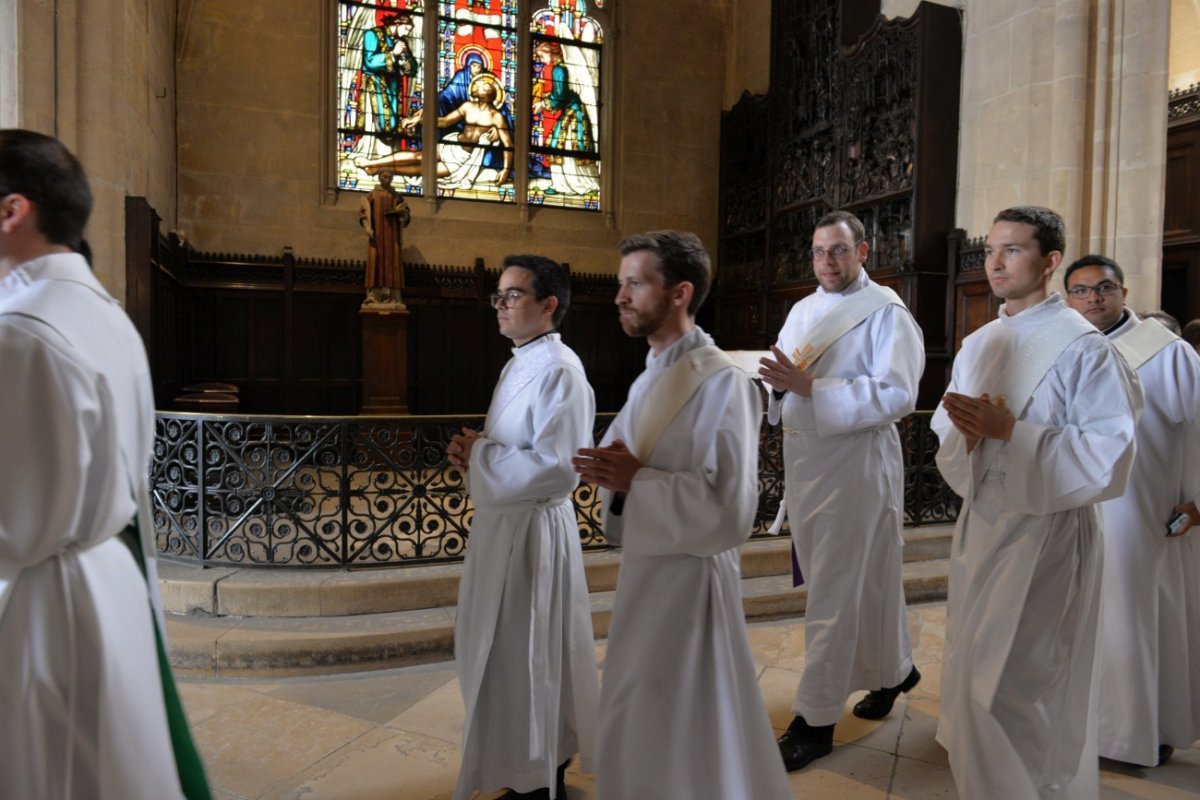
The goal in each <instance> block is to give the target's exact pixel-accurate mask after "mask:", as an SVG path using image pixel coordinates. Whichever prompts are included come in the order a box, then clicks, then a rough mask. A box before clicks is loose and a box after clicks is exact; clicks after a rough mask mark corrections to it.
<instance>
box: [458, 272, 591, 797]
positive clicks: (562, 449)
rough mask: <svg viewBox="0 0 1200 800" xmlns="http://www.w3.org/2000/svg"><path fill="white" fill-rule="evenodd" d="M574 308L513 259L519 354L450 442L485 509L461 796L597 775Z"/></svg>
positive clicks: (511, 324) (469, 583) (500, 313)
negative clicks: (571, 342) (571, 339)
mask: <svg viewBox="0 0 1200 800" xmlns="http://www.w3.org/2000/svg"><path fill="white" fill-rule="evenodd" d="M570 302H571V285H570V279H569V277H568V275H567V271H566V270H565V269H563V268H562V267H561V266H560V265H559V264H557V263H555V262H554V261H551V260H550V259H548V258H545V257H544V256H535V255H521V256H509V257H508V258H506V259H505V260H504V271H503V272H502V273H501V274H500V285H499V287H498V288H497V290H496V293H495V294H493V295H492V307H493V308H495V309H496V321H497V323H498V324H499V326H500V333H501V335H503V336H505V337H506V338H508V339H510V340H512V343H513V351H512V352H513V357H512V359H510V360H509V362H508V364H506V365H505V367H504V371H503V372H501V373H500V381H499V383H497V384H496V391H495V393H494V394H493V395H492V404H491V407H490V408H489V409H488V415H487V420H486V421H485V422H484V426H483V431H482V432H480V431H473V430H470V429H466V428H464V429H463V431H462V433H461V434H459V435H456V436H454V437H453V439H452V440H451V442H450V446H449V448H448V456H449V459H450V462H451V463H452V464H453V465H454V466H456V467H459V468H460V469H463V470H465V471H466V476H467V489H468V491H469V492H470V494H471V501H472V503H473V504H474V506H475V519H474V522H473V523H472V526H471V541H470V546H469V548H468V550H467V561H466V566H465V568H464V570H463V577H462V581H461V583H460V584H459V596H458V616H457V621H456V625H455V631H454V656H455V660H456V661H457V664H458V674H459V683H460V685H461V688H462V693H463V701H464V703H465V704H466V708H467V713H466V730H465V731H464V732H463V763H462V768H461V770H460V771H459V778H458V788H457V789H456V791H455V794H454V796H455V798H457V799H458V800H465V798H467V797H469V796H470V794H471V792H472V791H474V790H475V789H481V790H483V791H492V790H494V789H497V788H500V787H508V788H509V791H508V793H507V794H505V795H504V797H506V798H530V799H531V800H543V799H544V800H550V798H559V799H560V800H562V798H565V797H566V787H565V773H566V769H567V764H568V762H569V761H570V760H571V756H572V755H574V754H575V753H576V752H579V753H580V755H581V761H582V762H583V768H584V770H585V771H589V772H590V771H591V755H592V741H593V734H594V729H595V725H596V704H597V702H598V698H599V694H600V685H599V680H598V678H597V674H596V651H595V642H594V641H593V639H592V612H591V604H590V602H589V600H588V588H587V581H586V580H585V578H584V573H583V552H582V549H581V547H580V543H579V525H578V523H577V522H576V519H575V506H574V504H573V503H572V502H571V496H572V494H573V493H574V491H575V487H576V486H577V485H578V484H579V478H578V476H576V475H575V471H574V469H573V468H572V466H571V457H572V456H573V455H574V454H575V451H576V450H578V449H579V448H581V447H586V446H588V445H590V444H591V443H592V425H593V422H594V420H595V416H596V404H595V400H594V398H593V396H592V387H591V386H590V385H588V381H587V375H586V374H585V373H584V370H583V364H581V363H580V361H579V357H578V356H576V355H575V353H574V351H572V350H571V349H570V348H569V347H567V346H566V345H565V344H563V343H562V337H560V336H559V334H557V333H556V332H555V331H556V329H557V328H558V325H559V323H561V322H562V320H563V317H564V316H565V315H566V313H567V307H568V306H569V305H570Z"/></svg>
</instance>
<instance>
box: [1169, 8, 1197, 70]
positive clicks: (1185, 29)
mask: <svg viewBox="0 0 1200 800" xmlns="http://www.w3.org/2000/svg"><path fill="white" fill-rule="evenodd" d="M1168 70H1169V73H1170V77H1169V85H1168V88H1170V89H1171V90H1175V89H1185V88H1187V87H1188V86H1191V85H1192V84H1194V83H1200V0H1171V51H1170V62H1169V67H1168Z"/></svg>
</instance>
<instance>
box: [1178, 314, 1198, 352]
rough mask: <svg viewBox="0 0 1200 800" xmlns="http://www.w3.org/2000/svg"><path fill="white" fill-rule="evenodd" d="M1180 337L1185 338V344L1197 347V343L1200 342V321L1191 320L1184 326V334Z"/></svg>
mask: <svg viewBox="0 0 1200 800" xmlns="http://www.w3.org/2000/svg"><path fill="white" fill-rule="evenodd" d="M1179 335H1180V336H1182V337H1183V340H1184V341H1185V342H1187V343H1188V344H1190V345H1191V346H1192V347H1195V346H1196V343H1197V342H1200V319H1193V320H1190V321H1189V322H1188V323H1187V324H1186V325H1184V326H1183V333H1181V334H1179Z"/></svg>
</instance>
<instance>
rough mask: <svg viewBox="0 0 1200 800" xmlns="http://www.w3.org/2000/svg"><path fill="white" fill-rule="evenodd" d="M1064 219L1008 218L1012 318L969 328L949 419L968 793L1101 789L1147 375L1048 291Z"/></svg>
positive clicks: (946, 402) (943, 426) (943, 463)
mask: <svg viewBox="0 0 1200 800" xmlns="http://www.w3.org/2000/svg"><path fill="white" fill-rule="evenodd" d="M1064 240H1065V234H1064V231H1063V222H1062V219H1061V218H1060V217H1059V216H1058V215H1057V214H1055V213H1054V212H1053V211H1051V210H1049V209H1046V208H1041V207H1038V206H1018V207H1015V208H1010V209H1006V210H1005V211H1001V212H1000V214H998V215H997V216H996V219H995V222H994V223H993V224H992V228H991V230H990V231H989V233H988V236H987V244H986V248H985V254H986V259H985V269H986V270H987V277H988V282H989V284H990V285H991V289H992V292H994V293H995V294H996V296H998V297H1000V298H1001V299H1003V300H1004V305H1002V306H1001V307H1000V318H999V319H997V320H993V321H992V322H989V323H988V324H987V325H985V326H983V327H982V328H980V329H979V330H978V331H976V332H974V333H972V334H971V335H970V336H968V337H967V338H966V339H965V340H964V341H963V344H962V349H961V350H960V351H959V353H958V355H957V357H956V358H955V360H954V369H953V377H952V378H951V381H950V387H949V388H948V389H947V391H946V394H945V396H944V397H943V398H942V402H941V403H940V404H939V406H938V409H937V412H936V413H935V414H934V418H933V427H934V430H936V431H937V434H938V437H939V438H940V439H941V447H940V448H939V449H938V454H937V464H938V468H939V469H940V470H941V472H942V475H943V476H944V477H945V479H946V482H947V483H948V484H949V485H950V487H951V488H952V489H954V491H955V492H957V493H958V494H959V495H960V496H962V498H963V505H962V510H961V511H960V512H959V518H958V526H957V528H956V529H955V532H954V542H953V550H952V553H951V560H950V591H949V599H948V601H947V611H946V644H945V652H944V655H943V658H942V692H941V702H942V705H941V715H940V718H939V724H938V732H937V739H938V741H939V742H940V743H941V744H942V745H943V746H944V747H945V748H946V750H947V751H948V752H949V756H950V768H951V771H952V772H953V774H954V782H955V784H956V785H957V787H958V791H959V794H960V795H962V796H963V797H969V798H973V800H977V799H978V798H996V800H1011V799H1012V798H1016V797H1020V798H1093V799H1094V798H1096V797H1098V796H1099V791H1100V789H1099V771H1098V766H1097V757H1096V738H1095V734H1096V724H1095V723H1096V719H1095V713H1094V702H1095V695H1094V688H1095V687H1094V681H1093V673H1094V670H1095V657H1096V639H1097V633H1098V628H1099V611H1100V566H1101V559H1102V543H1101V540H1100V536H1101V534H1100V522H1099V511H1098V509H1097V508H1096V507H1095V504H1096V503H1099V502H1101V501H1103V500H1108V499H1110V498H1113V497H1118V496H1120V495H1121V493H1122V492H1124V490H1125V482H1126V478H1127V477H1128V475H1129V468H1130V464H1131V463H1132V462H1133V454H1134V445H1133V436H1134V424H1135V422H1136V419H1137V415H1138V414H1139V413H1140V410H1141V403H1142V398H1141V389H1140V387H1139V386H1138V383H1137V377H1136V376H1135V375H1134V374H1133V372H1132V371H1131V370H1130V369H1129V368H1128V367H1127V366H1126V365H1125V361H1124V359H1122V358H1121V356H1120V355H1119V354H1118V353H1117V352H1116V350H1115V349H1114V348H1113V347H1112V346H1111V345H1110V344H1109V343H1108V341H1107V340H1105V338H1104V337H1103V336H1102V335H1101V334H1100V332H1099V331H1097V330H1096V329H1095V328H1094V327H1092V326H1091V325H1090V324H1088V323H1087V322H1086V321H1085V320H1084V319H1083V317H1081V316H1079V315H1078V314H1076V313H1075V312H1074V311H1072V310H1071V309H1070V308H1068V307H1067V305H1066V303H1065V302H1064V301H1063V299H1062V296H1061V295H1059V294H1058V293H1057V292H1055V293H1053V294H1050V293H1049V292H1048V289H1047V286H1048V284H1049V281H1050V277H1051V275H1053V273H1054V270H1055V269H1056V268H1057V267H1058V265H1059V262H1060V261H1061V260H1062V250H1063V247H1064Z"/></svg>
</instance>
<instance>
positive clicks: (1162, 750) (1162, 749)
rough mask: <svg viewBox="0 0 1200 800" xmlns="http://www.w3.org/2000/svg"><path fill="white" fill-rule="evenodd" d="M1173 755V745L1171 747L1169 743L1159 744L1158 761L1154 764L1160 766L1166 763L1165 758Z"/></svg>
mask: <svg viewBox="0 0 1200 800" xmlns="http://www.w3.org/2000/svg"><path fill="white" fill-rule="evenodd" d="M1173 755H1175V748H1174V747H1171V745H1169V744H1160V745H1159V746H1158V763H1157V764H1155V765H1154V766H1156V767H1161V766H1162V765H1163V764H1165V763H1167V759H1169V758H1170V757H1171V756H1173Z"/></svg>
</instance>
